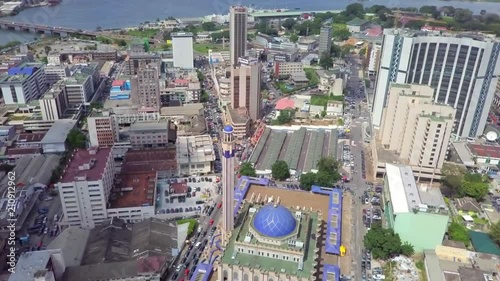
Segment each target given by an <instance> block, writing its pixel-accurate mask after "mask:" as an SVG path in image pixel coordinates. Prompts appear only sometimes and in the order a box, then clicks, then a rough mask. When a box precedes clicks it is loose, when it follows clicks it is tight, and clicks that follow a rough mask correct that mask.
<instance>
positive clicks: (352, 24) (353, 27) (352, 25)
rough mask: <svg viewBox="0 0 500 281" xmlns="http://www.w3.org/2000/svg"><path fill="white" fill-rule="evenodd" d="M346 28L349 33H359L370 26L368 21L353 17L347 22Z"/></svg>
mask: <svg viewBox="0 0 500 281" xmlns="http://www.w3.org/2000/svg"><path fill="white" fill-rule="evenodd" d="M346 25H347V30H349V32H351V33H359V32H362V31H364V30H365V29H367V28H368V27H369V26H370V21H367V20H364V19H359V18H355V19H353V20H351V21H349V22H347V24H346Z"/></svg>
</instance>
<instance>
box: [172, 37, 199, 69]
mask: <svg viewBox="0 0 500 281" xmlns="http://www.w3.org/2000/svg"><path fill="white" fill-rule="evenodd" d="M172 51H173V55H174V67H179V68H185V69H192V68H194V57H193V34H192V33H187V32H177V33H173V34H172Z"/></svg>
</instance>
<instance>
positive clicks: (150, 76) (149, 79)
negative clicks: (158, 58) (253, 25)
mask: <svg viewBox="0 0 500 281" xmlns="http://www.w3.org/2000/svg"><path fill="white" fill-rule="evenodd" d="M132 100H133V101H134V103H135V104H138V105H139V110H141V111H147V112H151V111H158V110H160V105H161V102H160V73H159V70H158V65H157V64H156V63H148V64H143V65H141V67H140V68H139V70H138V72H137V76H136V77H134V78H133V79H132Z"/></svg>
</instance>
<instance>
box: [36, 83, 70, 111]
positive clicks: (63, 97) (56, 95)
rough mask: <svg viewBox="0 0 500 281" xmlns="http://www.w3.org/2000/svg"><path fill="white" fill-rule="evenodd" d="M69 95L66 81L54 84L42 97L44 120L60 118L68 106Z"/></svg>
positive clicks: (41, 104) (41, 107)
mask: <svg viewBox="0 0 500 281" xmlns="http://www.w3.org/2000/svg"><path fill="white" fill-rule="evenodd" d="M68 105H69V102H68V95H67V93H66V86H65V84H64V81H59V82H57V83H56V84H54V85H53V86H52V87H51V88H50V89H49V90H48V91H47V92H46V93H45V95H43V97H42V98H41V99H40V111H41V112H42V118H43V120H44V121H53V120H59V119H61V118H62V117H63V114H64V111H65V110H66V108H67V107H68Z"/></svg>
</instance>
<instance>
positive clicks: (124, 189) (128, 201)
mask: <svg viewBox="0 0 500 281" xmlns="http://www.w3.org/2000/svg"><path fill="white" fill-rule="evenodd" d="M155 184H156V172H138V173H132V172H127V173H122V174H121V175H120V182H119V184H117V187H116V188H114V189H113V192H112V194H111V196H110V200H109V203H110V205H111V206H110V208H111V209H115V208H129V207H140V206H153V204H154V195H155Z"/></svg>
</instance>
